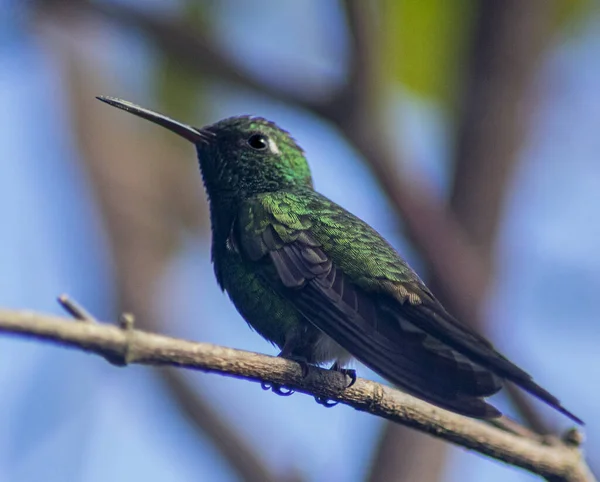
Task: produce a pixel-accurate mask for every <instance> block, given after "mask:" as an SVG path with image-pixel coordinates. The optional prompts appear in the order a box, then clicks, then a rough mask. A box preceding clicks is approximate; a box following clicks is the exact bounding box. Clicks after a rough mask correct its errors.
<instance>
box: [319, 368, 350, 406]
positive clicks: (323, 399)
mask: <svg viewBox="0 0 600 482" xmlns="http://www.w3.org/2000/svg"><path fill="white" fill-rule="evenodd" d="M330 370H332V371H335V372H339V373H341V374H343V375H345V376H347V377H350V383H349V384H348V385H346V388H350V387H351V386H352V385H354V384H355V383H356V370H352V369H349V368H342V367H340V365H339V364H338V362H335V363H334V364H333V365H332V366H331V368H330ZM315 401H316V402H317V403H318V404H319V405H323V406H324V407H327V408H331V407H335V406H336V405H337V404H338V403H339V402H334V401H332V400H329V399H328V398H327V397H315Z"/></svg>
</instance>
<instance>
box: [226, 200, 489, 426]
mask: <svg viewBox="0 0 600 482" xmlns="http://www.w3.org/2000/svg"><path fill="white" fill-rule="evenodd" d="M265 196H269V195H265ZM273 202H274V200H273V199H265V198H262V199H261V200H260V201H258V200H257V201H256V202H255V203H254V204H253V205H252V206H245V207H243V208H242V211H241V212H240V215H239V217H238V220H239V229H238V233H239V243H240V245H241V248H242V251H243V252H244V253H245V255H246V256H247V257H248V259H249V260H251V261H253V262H256V263H257V268H258V269H259V270H262V273H263V275H264V276H265V278H266V279H267V280H269V282H270V283H272V284H273V286H275V288H276V289H278V291H279V292H280V293H282V295H283V296H285V297H286V298H288V299H289V300H291V301H292V302H293V303H294V304H295V305H296V306H297V307H298V309H299V310H300V311H301V312H302V313H303V314H304V315H305V316H306V318H307V319H308V320H309V321H310V322H311V323H313V324H314V325H315V326H317V327H318V328H319V329H321V330H322V331H323V332H325V333H326V334H327V335H329V336H330V337H332V338H333V339H335V340H336V341H337V342H338V343H339V344H340V345H341V346H343V347H344V348H346V349H347V350H348V351H349V352H350V353H351V354H352V355H354V356H355V357H356V358H358V359H359V360H360V361H362V362H363V363H364V364H365V365H367V366H369V367H370V368H372V369H373V370H374V371H376V372H378V373H379V374H380V375H382V376H383V377H385V378H386V379H388V380H389V381H390V382H392V383H394V384H396V385H398V386H399V387H401V388H403V389H405V390H406V391H408V392H411V393H413V394H415V395H417V396H419V397H421V398H424V399H426V400H429V401H431V402H432V403H435V404H437V405H440V406H442V407H446V408H449V409H451V410H454V411H456V412H459V413H463V414H466V415H470V416H474V417H480V418H490V417H494V416H497V415H499V412H498V411H497V410H496V409H495V408H494V407H492V406H491V405H489V404H487V403H486V402H485V401H484V400H483V398H482V397H484V396H488V395H491V394H493V393H495V392H497V391H498V390H499V389H500V388H501V381H500V379H499V378H498V377H496V376H495V375H494V374H493V373H492V372H490V371H489V370H487V369H485V368H483V367H481V366H480V365H478V364H477V363H473V362H472V361H470V360H469V359H468V358H467V357H466V356H464V355H462V354H461V353H459V352H458V351H457V350H455V349H452V348H451V347H450V346H448V345H447V344H445V343H443V342H442V341H440V340H439V339H438V338H437V337H435V336H432V335H431V334H429V333H427V332H426V331H425V330H423V329H421V328H420V327H419V326H417V325H415V324H413V323H412V322H411V321H410V320H409V319H408V318H407V317H406V315H405V310H404V305H409V304H410V302H409V301H408V300H407V301H406V302H405V303H404V304H403V303H401V302H399V301H398V300H396V299H394V298H393V297H392V296H390V295H389V294H388V293H386V292H385V290H382V291H381V292H380V293H377V292H373V291H369V290H368V289H367V288H364V287H362V286H361V285H360V283H356V282H353V281H352V280H351V279H350V277H349V276H348V275H347V274H346V273H344V272H343V270H342V269H341V268H340V267H339V266H337V265H336V263H335V262H334V260H333V259H332V257H331V256H329V255H328V254H327V253H326V252H325V251H324V249H323V246H322V244H321V242H320V241H319V240H318V239H316V237H315V235H314V233H313V228H314V217H313V216H314V215H315V213H313V215H311V216H302V215H301V214H300V215H299V214H298V210H297V209H294V207H295V206H294V205H293V200H289V199H288V202H287V203H277V204H275V206H276V207H275V208H274V207H273V204H272V203H273ZM265 203H268V204H267V205H266V206H265ZM286 206H287V207H288V210H287V211H286V209H285V207H286ZM312 208H313V209H314V207H312ZM300 211H301V210H300ZM316 215H317V216H318V213H316ZM311 218H313V219H311ZM365 275H366V276H368V273H365ZM407 296H409V297H410V294H407ZM414 301H416V300H414ZM415 306H416V305H415Z"/></svg>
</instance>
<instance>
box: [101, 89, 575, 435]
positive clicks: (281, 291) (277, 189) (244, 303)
mask: <svg viewBox="0 0 600 482" xmlns="http://www.w3.org/2000/svg"><path fill="white" fill-rule="evenodd" d="M101 100H104V101H105V102H108V103H110V104H112V105H115V106H117V107H120V108H123V109H125V110H128V111H130V112H132V113H134V114H136V115H140V116H141V117H145V118H147V119H149V120H152V121H154V122H156V123H159V124H161V125H163V126H165V127H167V128H169V129H171V130H173V131H175V132H177V133H178V134H180V135H182V136H183V137H186V138H187V139H189V140H191V141H192V142H194V143H195V145H196V148H197V151H198V157H199V160H200V167H201V171H202V176H203V179H204V184H205V187H206V191H207V194H208V197H209V201H210V213H211V223H212V231H213V242H212V259H213V263H214V269H215V274H216V277H217V281H218V283H219V285H220V286H221V287H222V288H223V289H224V290H225V291H226V292H227V293H228V295H229V296H230V298H231V300H232V301H233V303H234V304H235V306H236V308H237V309H238V311H239V312H240V313H241V314H242V316H243V317H244V318H245V320H246V321H247V322H248V323H249V324H250V325H251V326H252V327H253V328H254V329H256V331H258V332H259V333H260V334H261V335H262V336H263V337H264V338H266V339H267V340H269V341H271V342H273V343H275V344H276V345H277V346H278V347H279V348H280V349H281V351H282V355H284V356H289V357H294V358H302V359H304V360H306V361H307V362H309V363H325V362H334V363H335V366H336V367H340V366H343V365H344V364H345V363H346V362H347V361H348V359H349V357H350V355H352V356H354V357H356V358H357V359H359V360H360V361H362V362H363V363H364V364H366V365H367V366H369V367H370V368H372V369H373V370H374V371H376V372H377V373H379V374H380V375H382V376H383V377H384V378H386V379H388V380H389V381H390V382H392V383H394V384H396V385H398V386H399V387H401V388H403V389H404V390H406V391H408V392H411V393H413V394H415V395H417V396H419V397H421V398H423V399H425V400H428V401H430V402H432V403H435V404H437V405H439V406H442V407H445V408H447V409H450V410H453V411H455V412H458V413H462V414H465V415H469V416H472V417H478V418H492V417H495V416H498V415H499V412H498V411H497V410H496V409H495V408H494V407H492V406H491V405H489V404H488V403H487V402H486V401H485V400H484V398H485V397H487V396H490V395H492V394H494V393H496V392H497V391H499V390H500V389H501V388H502V384H503V382H504V380H509V381H512V382H514V383H516V384H517V385H519V386H521V387H522V388H524V389H525V390H527V391H529V392H530V393H532V394H534V395H536V396H537V397H539V398H540V399H542V400H544V401H545V402H546V403H548V404H549V405H551V406H553V407H554V408H556V409H557V410H559V411H561V412H562V413H564V414H566V415H567V416H569V417H571V418H572V419H573V420H575V421H577V422H579V423H581V421H580V420H579V419H578V418H577V417H575V416H574V415H573V414H571V413H570V412H568V411H567V410H566V409H564V408H563V407H562V405H561V404H560V402H559V401H558V400H557V399H556V398H555V397H554V396H552V395H551V394H550V393H548V392H547V391H546V390H544V389H543V388H541V387H540V386H538V385H537V384H536V383H535V382H534V381H533V380H532V378H531V377H530V376H529V375H528V374H527V373H526V372H524V371H523V370H521V369H520V368H518V367H517V366H516V365H514V364H513V363H511V362H510V361H509V360H508V359H506V358H505V357H504V356H502V355H501V354H500V353H498V352H497V351H496V350H495V349H494V347H493V346H492V345H491V344H490V343H489V342H488V341H487V340H485V339H484V338H483V337H481V336H480V335H478V334H477V333H475V332H474V331H473V330H471V329H469V328H468V327H466V326H464V325H462V324H461V323H460V322H458V321H456V320H455V319H454V318H453V317H452V316H451V315H450V314H448V313H447V312H446V310H445V309H444V308H443V306H442V305H441V304H440V303H439V302H438V301H437V300H436V299H435V297H434V296H433V294H432V293H431V292H430V291H429V289H428V288H427V287H426V286H425V284H424V283H423V282H422V281H421V280H420V279H419V277H418V276H417V275H416V274H415V272H414V271H413V270H412V269H411V268H410V267H409V266H408V265H407V264H406V262H405V261H404V260H403V259H402V258H401V257H400V255H399V254H398V253H397V252H396V251H395V250H394V249H393V248H392V247H391V246H390V245H389V244H388V243H387V242H386V241H385V240H384V239H383V238H382V237H381V236H380V235H379V234H378V233H377V232H376V231H375V230H373V229H372V228H371V227H370V226H369V225H367V224H366V223H365V222H363V221H362V220H360V219H358V218H357V217H355V216H353V215H352V214H351V213H349V212H348V211H346V210H345V209H344V208H342V207H341V206H339V205H337V204H335V203H334V202H333V201H331V200H329V199H327V198H326V197H324V196H322V195H321V194H319V193H317V192H316V191H314V190H313V186H312V179H311V176H310V170H309V168H308V164H307V162H306V159H305V157H304V153H303V151H302V150H301V149H300V147H299V146H298V145H297V144H296V142H295V141H294V140H293V139H292V138H291V136H290V135H289V134H288V133H287V132H285V131H283V130H282V129H280V128H278V127H277V126H276V125H275V124H273V123H272V122H269V121H266V120H264V119H261V118H255V117H235V118H230V119H225V120H222V121H220V122H218V123H216V124H213V125H211V126H208V127H205V128H203V129H196V128H193V127H190V126H186V125H184V124H180V123H176V122H175V121H170V120H169V119H168V118H165V117H164V116H160V115H159V114H156V113H153V112H151V111H146V110H144V109H141V108H139V107H137V106H134V105H132V104H129V103H126V102H124V101H119V100H116V99H107V98H103V99H101ZM170 122H171V124H170Z"/></svg>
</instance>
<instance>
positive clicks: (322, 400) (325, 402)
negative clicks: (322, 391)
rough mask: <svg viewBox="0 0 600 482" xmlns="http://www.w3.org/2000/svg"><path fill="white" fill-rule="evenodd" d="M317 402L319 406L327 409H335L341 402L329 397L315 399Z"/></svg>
mask: <svg viewBox="0 0 600 482" xmlns="http://www.w3.org/2000/svg"><path fill="white" fill-rule="evenodd" d="M315 402H317V403H318V404H319V405H323V406H324V407H325V408H331V407H335V406H336V405H337V404H338V403H339V402H334V401H333V400H330V399H329V398H327V397H315Z"/></svg>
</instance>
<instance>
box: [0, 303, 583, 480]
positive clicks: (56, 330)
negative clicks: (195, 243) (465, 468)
mask: <svg viewBox="0 0 600 482" xmlns="http://www.w3.org/2000/svg"><path fill="white" fill-rule="evenodd" d="M0 332H4V333H12V334H16V335H20V336H24V337H27V338H36V339H39V340H46V341H50V342H54V343H58V344H61V345H64V346H68V347H72V348H77V349H80V350H84V351H87V352H90V353H95V354H98V355H101V356H104V357H106V356H107V355H109V356H120V357H121V358H125V357H126V356H127V358H128V361H129V363H138V364H144V365H161V366H165V365H171V366H179V367H184V368H195V369H199V370H203V371H207V372H213V373H221V374H224V375H230V376H234V377H237V378H244V379H246V380H251V381H261V382H268V383H278V384H281V385H284V386H286V387H290V388H291V389H294V390H296V391H298V392H301V393H306V394H310V395H313V396H320V397H327V398H329V399H332V400H336V401H339V402H340V403H344V404H346V405H349V406H351V407H354V408H355V409H357V410H360V411H363V412H368V413H371V414H373V415H377V416H379V417H383V418H385V419H387V420H391V421H394V422H397V423H401V424H403V425H406V426H409V427H412V428H415V429H417V430H420V431H423V432H426V433H429V434H431V435H434V436H436V437H440V438H443V439H445V440H447V441H449V442H452V443H455V444H458V445H461V446H463V447H465V448H468V449H471V450H475V451H477V452H479V453H481V454H484V455H487V456H490V457H492V458H495V459H497V460H501V461H504V462H506V463H508V464H512V465H515V466H517V467H521V468H523V469H526V470H528V471H530V472H533V473H535V474H538V475H540V476H543V477H545V478H547V479H552V480H561V481H564V482H591V481H594V478H593V476H592V474H591V473H590V471H589V469H588V467H587V466H586V464H585V461H584V460H583V457H582V455H581V452H580V451H579V450H578V448H577V447H572V446H569V445H567V444H564V443H557V444H556V445H543V444H540V443H539V442H537V441H534V440H531V439H529V438H523V437H519V436H516V435H513V434H511V433H508V432H505V431H502V430H499V429H497V428H495V427H492V426H490V425H487V424H485V423H481V422H480V421H477V420H473V419H469V418H466V417H463V416H460V415H456V414H454V413H451V412H448V411H446V410H442V409H440V408H437V407H434V406H432V405H430V404H428V403H426V402H424V401H422V400H418V399H416V398H414V397H412V396H410V395H406V394H404V393H402V392H399V391H397V390H394V389H392V388H390V387H386V386H383V385H381V384H378V383H374V382H371V381H367V380H364V379H358V380H357V381H356V383H355V384H354V385H353V386H352V387H350V388H348V389H345V386H346V380H345V379H344V377H343V376H342V375H340V374H338V373H331V371H329V370H322V369H319V368H316V367H315V368H314V369H313V370H311V371H310V375H309V376H307V377H304V376H303V373H302V369H301V367H300V366H299V365H298V364H297V363H295V362H292V361H288V360H284V359H282V358H278V357H271V356H267V355H259V354H257V353H251V352H247V351H242V350H234V349H232V348H225V347H221V346H216V345H211V344H208V343H193V342H190V341H186V340H181V339H176V338H171V337H166V336H162V335H157V334H152V333H147V332H143V331H140V330H136V329H131V330H123V329H122V328H119V327H117V326H112V325H107V324H101V323H72V322H71V321H70V320H69V319H66V318H59V317H54V316H47V315H42V314H37V313H32V312H23V311H9V310H0ZM570 440H571V441H573V440H575V441H576V440H577V438H575V437H571V438H570Z"/></svg>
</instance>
